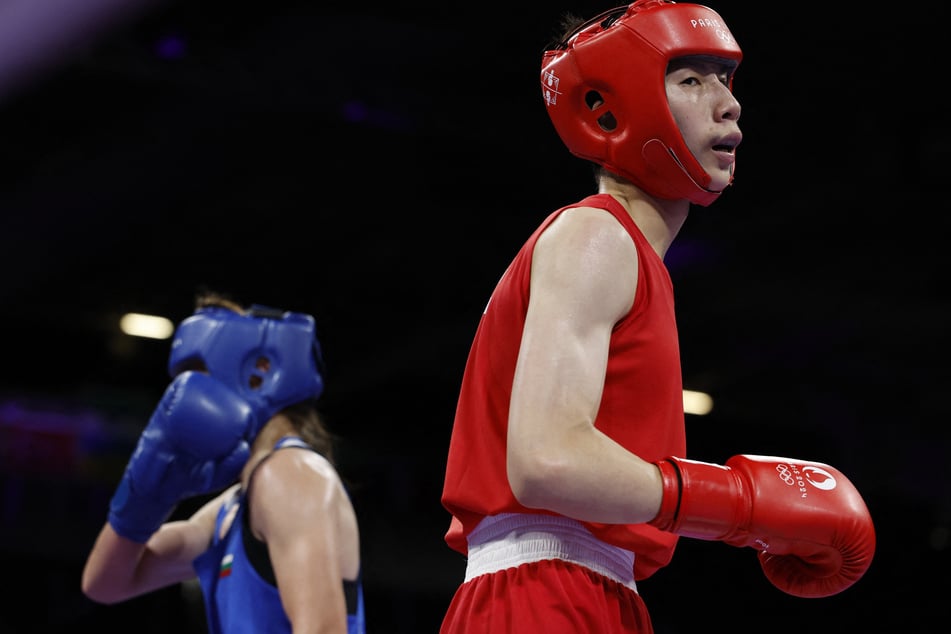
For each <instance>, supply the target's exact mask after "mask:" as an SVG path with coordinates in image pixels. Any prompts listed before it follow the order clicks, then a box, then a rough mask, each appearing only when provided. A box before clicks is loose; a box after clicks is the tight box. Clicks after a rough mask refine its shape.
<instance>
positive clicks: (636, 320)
mask: <svg viewBox="0 0 951 634" xmlns="http://www.w3.org/2000/svg"><path fill="white" fill-rule="evenodd" d="M572 207H596V208H600V209H605V210H607V211H608V212H610V213H611V214H612V215H613V216H614V217H615V218H617V220H618V221H619V222H620V223H621V224H622V225H623V226H624V228H625V229H627V232H628V233H629V234H630V236H631V239H632V240H633V241H634V244H635V245H636V247H637V254H638V271H639V274H638V280H637V289H636V291H635V294H634V303H633V307H632V308H631V311H630V313H628V314H627V315H626V316H625V317H624V318H623V319H621V320H620V321H619V322H618V323H617V324H616V325H615V328H614V333H613V334H612V335H611V343H610V351H609V355H608V366H607V375H606V378H605V385H604V393H603V395H602V399H601V404H600V407H599V409H598V414H597V418H596V419H595V426H596V427H597V428H598V429H599V430H601V431H602V432H604V433H605V434H606V435H608V436H610V437H611V438H612V439H613V440H615V441H616V442H618V443H619V444H621V445H622V446H623V447H625V448H626V449H628V450H629V451H631V452H632V453H635V454H637V455H638V456H640V457H641V458H643V459H644V460H647V461H651V462H653V461H656V460H660V459H662V458H665V457H667V456H671V455H674V456H685V455H686V441H685V433H684V414H683V385H682V378H681V367H680V347H679V343H678V337H677V324H676V318H675V315H674V293H673V285H672V283H671V280H670V275H669V274H668V271H667V268H666V266H665V265H664V263H663V261H662V260H661V259H660V257H658V255H657V254H656V252H655V251H654V250H653V249H652V248H651V246H650V245H649V244H648V242H647V239H646V238H645V237H644V235H643V234H642V233H641V231H640V230H639V229H638V228H637V226H636V225H635V224H634V221H633V219H632V218H631V217H630V215H629V214H628V213H627V211H626V210H625V209H624V208H623V207H622V206H621V205H620V203H618V202H617V201H616V200H615V199H614V198H613V197H611V196H610V195H606V194H598V195H593V196H589V197H587V198H585V199H584V200H581V201H579V202H577V203H575V204H573V205H569V206H566V207H563V208H561V209H559V210H557V211H555V212H553V213H552V214H551V215H549V216H548V218H546V219H545V221H544V222H543V223H542V224H541V225H540V226H539V227H538V229H536V230H535V232H534V233H533V234H532V235H531V237H529V239H528V241H527V242H526V243H525V244H524V245H523V246H522V248H521V249H520V250H519V252H518V254H517V255H516V256H515V259H514V260H513V261H512V263H511V264H510V265H509V267H508V269H506V271H505V273H504V274H503V275H502V278H501V279H500V280H499V282H498V284H497V285H496V287H495V290H494V291H493V293H492V296H491V298H490V300H489V303H488V304H487V306H486V309H485V312H484V313H483V315H482V318H481V321H480V322H479V326H478V328H477V330H476V334H475V338H474V340H473V343H472V347H471V349H470V352H469V358H468V361H467V362H466V367H465V372H464V373H463V378H462V386H461V388H460V393H459V400H458V403H457V406H456V415H455V422H454V424H453V430H452V436H451V439H450V443H449V455H448V461H447V466H446V478H445V482H444V484H443V493H442V503H443V506H444V507H445V508H446V510H448V511H449V512H450V513H451V514H452V521H451V523H450V527H449V530H448V532H447V533H446V536H445V538H446V543H447V544H449V546H450V547H452V548H453V549H455V550H457V551H459V552H461V553H463V554H466V553H467V550H468V548H467V543H466V536H467V535H468V534H469V533H470V532H471V531H472V529H473V528H475V526H476V525H477V524H478V523H479V521H480V520H481V519H482V518H483V517H485V516H487V515H496V514H498V513H539V512H540V511H538V510H537V509H528V508H526V507H524V506H522V505H521V504H519V503H518V502H517V501H516V500H515V497H514V495H513V494H512V490H511V488H510V487H509V483H508V478H507V475H506V468H505V452H506V448H505V445H506V442H505V439H506V428H507V426H508V409H509V401H510V398H511V393H512V381H513V378H514V375H515V363H516V359H517V357H518V351H519V345H520V342H521V334H522V327H523V325H524V322H525V313H526V309H527V307H528V298H529V282H530V274H531V261H532V251H533V249H534V247H535V243H536V241H537V240H538V237H539V236H540V235H541V233H542V232H543V231H544V230H545V228H547V227H548V225H550V224H551V222H552V221H553V220H554V219H555V218H556V217H557V216H558V215H559V214H561V213H564V212H565V211H566V210H567V209H570V208H572ZM585 525H586V526H587V527H588V528H589V529H590V530H591V532H592V533H593V534H594V535H595V536H597V537H598V538H599V539H601V540H602V541H604V542H606V543H609V544H613V545H616V546H619V547H621V548H625V549H627V550H631V551H634V552H635V553H636V554H637V556H636V558H635V566H634V568H635V578H637V579H643V578H646V577H648V576H650V575H652V574H653V573H654V572H655V571H656V570H657V569H659V568H661V567H663V566H665V565H667V564H668V563H669V562H670V559H671V557H673V553H674V548H675V546H676V543H677V537H676V536H675V535H673V534H671V533H666V532H663V531H660V530H657V529H655V528H653V527H652V526H648V525H646V524H626V525H623V524H598V523H590V522H589V523H586V524H585Z"/></svg>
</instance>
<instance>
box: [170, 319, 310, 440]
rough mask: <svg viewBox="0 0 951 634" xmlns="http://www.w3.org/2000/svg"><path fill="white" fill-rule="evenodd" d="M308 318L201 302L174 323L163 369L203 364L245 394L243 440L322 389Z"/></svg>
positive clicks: (178, 369) (179, 369) (175, 370)
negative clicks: (249, 423) (250, 418)
mask: <svg viewBox="0 0 951 634" xmlns="http://www.w3.org/2000/svg"><path fill="white" fill-rule="evenodd" d="M322 365H323V362H322V358H321V351H320V344H319V342H318V341H317V336H316V327H315V322H314V318H313V317H311V316H310V315H306V314H303V313H293V312H282V311H280V310H276V309H273V308H268V307H265V306H252V307H251V309H250V310H249V311H248V313H247V314H240V313H236V312H235V311H233V310H230V309H228V308H222V307H204V308H200V309H198V310H196V311H195V313H194V314H193V315H191V316H190V317H188V318H186V319H185V320H184V321H182V323H181V324H179V326H178V328H177V329H176V331H175V337H174V339H173V340H172V351H171V354H170V355H169V360H168V371H169V374H171V375H172V376H173V377H174V376H176V375H177V374H179V373H181V372H183V371H185V370H190V369H194V368H195V367H197V366H204V368H205V369H206V370H207V371H208V373H209V374H210V375H211V376H212V377H213V378H215V379H217V380H219V381H221V382H222V383H224V384H225V385H227V386H228V387H230V388H231V389H233V390H235V392H237V393H238V394H239V395H240V396H241V397H243V398H244V399H246V400H247V401H248V403H250V404H251V407H252V409H253V411H254V414H255V417H254V418H255V422H254V427H253V428H252V429H250V430H249V435H248V440H249V442H250V441H251V440H253V439H254V437H256V436H257V434H258V432H259V431H261V427H263V426H264V424H265V423H267V422H268V420H270V419H271V417H272V416H273V415H274V414H276V413H277V412H279V411H280V410H282V409H283V408H285V407H287V406H289V405H293V404H295V403H299V402H301V401H304V400H307V399H312V398H313V399H316V398H318V397H319V396H320V395H321V394H322V393H323V390H324V381H323V377H322V376H321V369H322Z"/></svg>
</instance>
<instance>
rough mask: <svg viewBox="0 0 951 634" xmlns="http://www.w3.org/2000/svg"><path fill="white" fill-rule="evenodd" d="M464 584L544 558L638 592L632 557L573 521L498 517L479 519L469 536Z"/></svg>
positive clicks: (529, 516)
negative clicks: (573, 566)
mask: <svg viewBox="0 0 951 634" xmlns="http://www.w3.org/2000/svg"><path fill="white" fill-rule="evenodd" d="M468 539H469V557H468V562H467V564H466V579H465V580H466V581H469V580H471V579H475V578H476V577H478V576H479V575H484V574H486V573H490V572H498V571H499V570H505V569H506V568H514V567H516V566H520V565H522V564H527V563H531V562H535V561H544V560H546V559H561V560H563V561H570V562H572V563H575V564H578V565H579V566H584V567H585V568H588V569H589V570H593V571H594V572H596V573H598V574H600V575H603V576H605V577H607V578H609V579H613V580H614V581H617V582H618V583H620V584H623V585H625V586H627V587H628V588H630V589H631V590H634V591H635V592H637V585H636V584H635V583H634V553H633V552H631V551H629V550H624V549H623V548H618V547H617V546H612V545H610V544H606V543H604V542H602V541H601V540H599V539H597V538H596V537H595V536H594V535H592V534H591V532H590V531H588V529H586V528H585V527H584V525H582V524H581V522H578V521H576V520H573V519H569V518H567V517H562V516H556V515H534V514H525V513H502V514H500V515H492V516H489V517H486V518H484V519H483V520H482V521H481V522H479V524H478V526H476V527H475V529H473V531H472V533H470V534H469V538H468Z"/></svg>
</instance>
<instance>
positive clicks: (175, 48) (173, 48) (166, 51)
mask: <svg viewBox="0 0 951 634" xmlns="http://www.w3.org/2000/svg"><path fill="white" fill-rule="evenodd" d="M187 48H188V47H187V45H186V44H185V40H184V38H182V37H179V36H178V35H166V36H164V37H162V38H161V39H159V40H158V41H157V42H156V43H155V54H156V55H158V56H159V57H161V58H162V59H181V58H183V57H185V51H186V50H187Z"/></svg>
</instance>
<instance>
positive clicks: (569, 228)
mask: <svg viewBox="0 0 951 634" xmlns="http://www.w3.org/2000/svg"><path fill="white" fill-rule="evenodd" d="M539 246H540V247H541V248H542V249H546V248H554V249H557V250H559V251H564V250H573V249H579V250H581V251H582V252H583V251H586V250H588V249H591V248H597V249H598V251H599V252H601V253H606V254H610V253H612V252H616V250H621V251H629V250H632V249H633V248H634V243H633V240H632V239H631V236H630V234H628V232H627V229H625V228H624V225H622V224H621V223H620V222H619V221H618V219H617V218H615V217H614V215H612V214H611V212H609V211H607V210H605V209H601V208H598V207H572V208H571V209H566V210H565V211H563V212H562V213H561V214H560V215H559V216H558V217H557V218H556V219H555V220H554V222H552V223H551V225H549V226H548V227H547V229H546V230H545V231H544V233H543V234H542V236H541V238H540V239H539Z"/></svg>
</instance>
